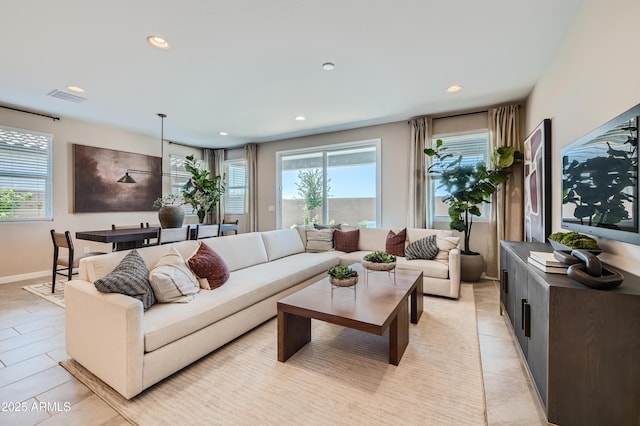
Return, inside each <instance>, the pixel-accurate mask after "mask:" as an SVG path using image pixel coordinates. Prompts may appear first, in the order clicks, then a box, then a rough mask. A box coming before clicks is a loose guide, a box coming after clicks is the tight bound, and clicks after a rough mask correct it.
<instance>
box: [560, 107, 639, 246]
mask: <svg viewBox="0 0 640 426" xmlns="http://www.w3.org/2000/svg"><path fill="white" fill-rule="evenodd" d="M639 121H640V104H639V105H636V106H635V107H633V108H631V109H630V110H628V111H626V112H624V113H622V114H620V115H619V116H617V117H615V118H614V119H612V120H610V121H608V122H607V123H605V124H603V125H602V126H600V127H599V128H598V129H596V130H594V131H592V132H590V133H589V134H587V135H585V136H583V137H582V138H580V139H578V140H577V141H576V142H574V143H572V144H570V145H567V146H566V147H564V148H562V150H561V151H560V155H561V158H562V205H561V213H562V215H561V223H560V225H561V227H562V228H563V229H570V230H572V231H577V232H582V233H587V234H590V235H595V236H598V237H604V238H609V239H612V240H617V241H622V242H626V243H631V244H636V245H640V202H639V201H638V200H639V199H638V196H639V192H640V191H639V189H638V124H639Z"/></svg>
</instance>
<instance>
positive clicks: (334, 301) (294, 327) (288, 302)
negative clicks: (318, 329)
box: [278, 264, 423, 365]
mask: <svg viewBox="0 0 640 426" xmlns="http://www.w3.org/2000/svg"><path fill="white" fill-rule="evenodd" d="M351 267H352V268H353V269H355V270H357V271H358V275H359V281H358V284H356V285H355V287H332V286H331V283H329V278H328V277H327V278H324V279H322V280H320V281H319V282H317V283H315V284H312V285H310V286H309V287H306V288H304V289H302V290H300V291H298V292H296V293H293V294H292V295H290V296H287V297H285V298H284V299H281V300H280V301H279V302H278V361H281V362H285V361H286V360H287V359H289V358H290V357H291V356H292V355H293V354H295V353H296V352H297V351H298V350H299V349H300V348H302V347H303V346H304V345H305V344H307V342H309V341H310V340H311V319H312V318H313V319H317V320H321V321H325V322H329V323H332V324H337V325H341V326H344V327H349V328H353V329H356V330H361V331H366V332H367V333H372V334H377V335H379V336H381V335H382V334H384V332H385V331H386V330H387V328H388V329H389V363H390V364H393V365H398V363H399V362H400V359H402V355H403V354H404V351H405V349H406V348H407V345H408V343H409V299H411V322H412V323H414V324H417V323H418V321H419V320H420V316H422V310H423V308H422V306H423V295H422V271H416V270H411V269H400V268H396V282H395V285H394V282H393V277H392V276H389V274H387V273H386V272H371V273H370V274H369V275H368V279H367V282H366V283H365V282H364V274H365V271H364V270H363V268H362V266H361V265H360V264H355V265H352V266H351Z"/></svg>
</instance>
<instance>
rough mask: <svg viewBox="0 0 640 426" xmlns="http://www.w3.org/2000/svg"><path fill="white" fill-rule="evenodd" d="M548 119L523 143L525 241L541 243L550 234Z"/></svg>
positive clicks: (549, 139) (549, 145)
mask: <svg viewBox="0 0 640 426" xmlns="http://www.w3.org/2000/svg"><path fill="white" fill-rule="evenodd" d="M550 177H551V120H550V119H548V118H545V119H544V120H543V121H542V123H540V124H539V125H538V127H536V128H535V129H534V130H533V132H531V134H530V135H529V136H527V138H526V139H525V141H524V234H525V241H536V242H544V241H545V240H546V238H547V235H549V234H550V233H551V190H550V185H549V182H548V179H550Z"/></svg>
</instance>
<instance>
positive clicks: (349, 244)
mask: <svg viewBox="0 0 640 426" xmlns="http://www.w3.org/2000/svg"><path fill="white" fill-rule="evenodd" d="M359 238H360V230H359V229H354V230H352V231H341V230H339V229H336V230H335V231H334V232H333V241H334V245H335V249H336V250H339V251H343V252H345V253H351V252H353V251H357V250H358V240H359Z"/></svg>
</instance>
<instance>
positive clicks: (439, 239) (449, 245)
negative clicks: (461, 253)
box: [433, 234, 460, 265]
mask: <svg viewBox="0 0 640 426" xmlns="http://www.w3.org/2000/svg"><path fill="white" fill-rule="evenodd" d="M459 243H460V237H449V236H446V235H441V234H438V235H436V244H437V245H438V250H439V251H438V254H437V255H436V257H434V258H433V260H435V261H437V262H440V263H442V264H444V265H449V251H450V250H451V249H454V248H456V247H458V244H459Z"/></svg>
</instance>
